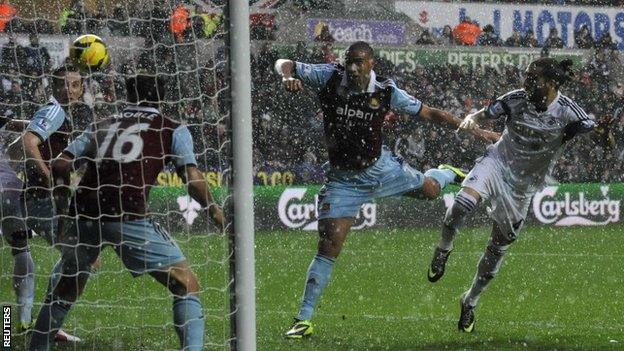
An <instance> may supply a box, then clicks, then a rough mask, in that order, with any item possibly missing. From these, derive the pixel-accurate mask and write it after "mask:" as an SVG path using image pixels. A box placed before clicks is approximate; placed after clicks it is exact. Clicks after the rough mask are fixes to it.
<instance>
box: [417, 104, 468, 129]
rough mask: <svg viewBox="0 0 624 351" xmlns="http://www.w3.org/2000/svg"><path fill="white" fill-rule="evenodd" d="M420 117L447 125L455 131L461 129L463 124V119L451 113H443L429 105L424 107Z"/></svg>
mask: <svg viewBox="0 0 624 351" xmlns="http://www.w3.org/2000/svg"><path fill="white" fill-rule="evenodd" d="M418 116H420V118H422V119H425V120H428V121H433V122H436V123H439V124H446V125H448V126H450V127H451V128H453V129H457V128H459V125H460V124H461V121H462V120H461V119H459V118H457V117H455V116H454V115H452V114H451V113H448V112H446V111H443V110H440V109H437V108H434V107H429V106H427V105H423V106H422V108H421V110H420V113H419V114H418Z"/></svg>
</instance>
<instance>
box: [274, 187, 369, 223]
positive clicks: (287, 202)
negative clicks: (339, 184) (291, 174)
mask: <svg viewBox="0 0 624 351" xmlns="http://www.w3.org/2000/svg"><path fill="white" fill-rule="evenodd" d="M306 191H307V189H306V188H287V189H285V190H284V192H283V193H282V195H281V196H280V198H279V201H278V203H277V213H278V215H279V218H280V220H281V221H282V223H283V224H284V225H285V226H286V227H288V228H293V229H294V228H301V229H303V230H317V229H318V220H317V218H318V209H317V208H316V204H317V202H318V197H317V196H316V195H315V196H314V202H312V203H305V202H302V201H301V200H302V199H303V196H304V195H305V193H306ZM376 221H377V205H376V204H374V203H366V204H363V205H362V207H361V208H360V213H359V214H358V215H357V217H356V220H355V224H354V225H353V229H362V228H364V227H372V226H373V225H375V222H376Z"/></svg>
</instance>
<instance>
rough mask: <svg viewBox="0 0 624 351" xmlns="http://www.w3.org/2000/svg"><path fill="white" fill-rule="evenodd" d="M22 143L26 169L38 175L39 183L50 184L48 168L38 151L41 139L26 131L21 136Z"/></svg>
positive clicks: (35, 175)
mask: <svg viewBox="0 0 624 351" xmlns="http://www.w3.org/2000/svg"><path fill="white" fill-rule="evenodd" d="M21 139H22V143H23V145H24V155H25V156H26V171H27V172H33V173H34V174H33V175H34V177H38V178H39V180H38V183H39V184H47V185H49V184H50V170H49V169H48V167H47V166H46V164H45V162H43V157H42V156H41V152H40V151H39V144H41V139H39V137H38V136H36V135H35V134H33V133H31V132H26V133H25V134H24V135H23V136H22V138H21Z"/></svg>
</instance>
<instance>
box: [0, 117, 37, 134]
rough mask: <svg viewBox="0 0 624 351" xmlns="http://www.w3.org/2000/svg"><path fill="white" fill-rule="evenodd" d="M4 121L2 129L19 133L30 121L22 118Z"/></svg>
mask: <svg viewBox="0 0 624 351" xmlns="http://www.w3.org/2000/svg"><path fill="white" fill-rule="evenodd" d="M0 119H6V117H0ZM5 122H6V124H5V125H4V130H6V131H8V132H16V133H21V132H23V131H24V130H26V127H28V124H29V123H30V121H25V120H22V119H11V120H8V121H5Z"/></svg>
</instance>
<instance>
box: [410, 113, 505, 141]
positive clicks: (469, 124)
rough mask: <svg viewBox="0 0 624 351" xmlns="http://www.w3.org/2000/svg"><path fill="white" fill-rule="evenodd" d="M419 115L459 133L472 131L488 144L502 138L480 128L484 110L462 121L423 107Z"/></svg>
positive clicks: (448, 114)
mask: <svg viewBox="0 0 624 351" xmlns="http://www.w3.org/2000/svg"><path fill="white" fill-rule="evenodd" d="M418 115H419V116H420V117H421V118H423V119H426V120H430V121H434V122H438V123H441V124H446V125H449V126H451V127H452V128H454V129H457V130H459V131H462V130H466V131H470V133H472V134H473V135H474V136H476V137H477V138H479V139H481V140H484V141H486V142H496V141H497V140H498V139H499V138H500V134H499V133H496V132H492V131H489V130H483V129H480V128H479V126H478V121H480V120H481V118H482V115H483V110H481V111H479V112H477V113H475V114H473V115H468V116H466V119H464V120H461V119H459V118H457V117H455V116H454V115H452V114H450V113H448V112H446V111H443V110H440V109H437V108H433V107H429V106H426V105H423V106H422V108H421V110H420V113H419V114H418ZM471 116H472V117H471Z"/></svg>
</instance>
